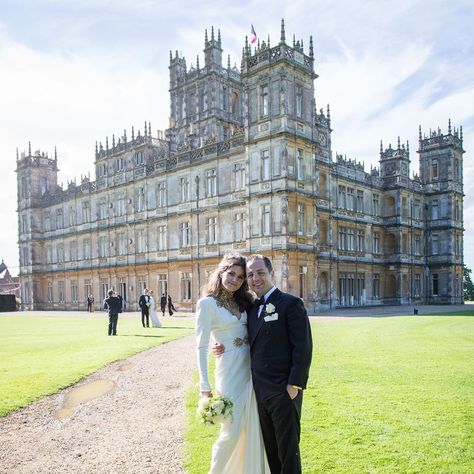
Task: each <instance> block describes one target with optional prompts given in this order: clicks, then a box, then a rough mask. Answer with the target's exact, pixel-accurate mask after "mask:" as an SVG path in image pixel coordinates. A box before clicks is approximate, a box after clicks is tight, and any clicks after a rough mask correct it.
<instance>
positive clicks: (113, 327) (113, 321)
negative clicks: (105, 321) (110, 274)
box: [104, 290, 122, 336]
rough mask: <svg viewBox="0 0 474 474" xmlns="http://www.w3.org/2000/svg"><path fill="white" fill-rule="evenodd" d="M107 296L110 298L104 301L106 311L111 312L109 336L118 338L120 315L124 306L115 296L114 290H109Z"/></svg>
mask: <svg viewBox="0 0 474 474" xmlns="http://www.w3.org/2000/svg"><path fill="white" fill-rule="evenodd" d="M107 294H108V297H107V298H105V300H104V309H108V310H109V336H116V335H117V321H118V315H119V313H120V311H121V307H122V305H121V303H120V300H119V298H118V297H117V296H116V295H115V294H114V290H109V291H108V292H107Z"/></svg>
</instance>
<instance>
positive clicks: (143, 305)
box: [138, 288, 150, 328]
mask: <svg viewBox="0 0 474 474" xmlns="http://www.w3.org/2000/svg"><path fill="white" fill-rule="evenodd" d="M138 306H140V309H141V310H142V326H143V327H145V322H146V327H147V328H149V327H150V295H149V294H148V289H147V288H145V289H144V290H143V295H141V296H140V299H139V300H138Z"/></svg>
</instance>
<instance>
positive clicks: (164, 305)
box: [160, 293, 167, 317]
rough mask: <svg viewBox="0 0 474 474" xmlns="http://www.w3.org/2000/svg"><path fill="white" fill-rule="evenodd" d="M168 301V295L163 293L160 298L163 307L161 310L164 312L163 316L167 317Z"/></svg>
mask: <svg viewBox="0 0 474 474" xmlns="http://www.w3.org/2000/svg"><path fill="white" fill-rule="evenodd" d="M166 301H167V299H166V295H165V294H164V293H162V294H161V298H160V308H161V312H162V313H163V317H165V311H166Z"/></svg>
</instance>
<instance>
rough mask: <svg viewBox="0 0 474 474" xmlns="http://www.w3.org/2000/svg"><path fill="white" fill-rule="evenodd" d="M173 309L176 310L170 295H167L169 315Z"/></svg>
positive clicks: (171, 314)
mask: <svg viewBox="0 0 474 474" xmlns="http://www.w3.org/2000/svg"><path fill="white" fill-rule="evenodd" d="M173 311H176V308H175V307H174V304H173V300H172V299H171V295H168V313H170V316H173Z"/></svg>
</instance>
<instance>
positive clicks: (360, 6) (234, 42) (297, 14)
mask: <svg viewBox="0 0 474 474" xmlns="http://www.w3.org/2000/svg"><path fill="white" fill-rule="evenodd" d="M281 18H284V19H285V25H286V37H287V42H290V43H291V42H292V38H293V34H295V36H296V39H297V40H298V39H303V42H304V46H305V49H306V51H307V48H308V46H309V37H310V35H312V36H313V41H314V49H315V58H316V60H315V70H316V73H317V74H318V75H319V78H318V79H317V80H316V82H315V96H316V105H317V108H318V109H319V108H324V110H326V106H327V104H329V105H330V108H331V120H332V122H331V124H332V127H333V129H334V131H333V133H332V148H333V153H336V152H337V153H341V154H345V155H347V157H348V158H351V159H357V161H361V162H364V163H365V167H366V170H367V171H368V170H369V169H370V166H371V165H372V166H375V165H378V159H379V149H380V140H382V141H383V143H384V145H385V146H388V144H389V143H391V144H392V145H395V144H396V143H397V137H398V136H400V139H401V141H402V142H403V143H405V142H406V141H409V144H410V156H411V160H412V162H411V172H413V171H415V172H417V171H418V159H417V153H416V150H417V149H418V126H419V125H421V127H422V131H423V133H426V134H428V133H429V130H430V128H431V129H437V128H438V127H440V128H441V130H442V131H444V132H446V131H447V126H448V119H451V121H452V125H453V126H455V127H459V126H461V125H462V126H463V131H464V149H465V150H466V153H465V155H464V193H465V201H464V224H465V238H464V252H465V263H466V264H467V265H468V267H470V268H474V219H472V217H473V216H474V196H473V191H474V165H473V153H474V107H473V104H474V35H473V34H472V28H473V25H474V4H473V2H472V1H471V0H457V1H456V2H451V1H448V0H430V1H428V0H366V1H363V2H355V1H354V0H312V1H309V0H292V1H291V2H288V1H280V0H272V1H271V2H268V1H263V0H251V1H247V0H243V1H242V0H239V1H237V0H233V1H229V0H222V1H219V2H212V1H201V0H196V1H188V0H184V1H180V2H179V3H174V2H169V1H166V2H165V1H162V0H68V1H65V0H0V163H1V171H2V172H1V173H0V189H1V193H2V198H1V206H0V222H1V223H2V231H1V232H0V258H3V259H4V261H5V263H6V264H7V265H8V267H9V268H10V270H11V272H12V273H13V274H17V272H18V245H17V238H18V226H17V214H16V196H17V194H16V193H17V190H16V173H15V167H16V163H15V159H16V148H17V147H18V148H19V150H20V152H21V151H22V150H27V149H28V142H29V141H31V147H32V151H33V152H34V151H35V150H38V149H39V150H42V151H44V152H48V153H49V155H50V156H51V155H52V154H53V153H54V147H56V148H57V153H58V166H59V169H60V172H59V182H60V183H61V182H62V183H64V186H66V185H67V183H68V181H70V180H73V179H76V181H77V183H79V182H80V178H81V175H86V174H88V173H90V175H91V178H92V179H94V166H93V162H94V149H95V142H96V141H102V142H103V143H105V137H106V136H108V137H109V139H111V136H112V134H115V135H116V136H118V135H122V134H123V130H124V129H126V130H127V135H128V136H130V134H131V127H132V126H134V127H135V132H137V129H140V130H143V123H144V121H149V122H151V126H152V131H153V134H154V135H156V130H158V129H160V130H164V129H166V128H167V126H168V117H169V94H168V86H169V71H168V64H169V52H170V50H172V51H173V52H174V51H176V50H178V51H179V52H180V54H183V55H184V56H185V57H186V60H187V65H188V67H189V66H190V65H191V63H193V64H194V65H195V64H196V55H198V54H199V55H200V60H201V66H202V64H203V63H204V61H203V52H202V50H203V48H204V30H205V29H206V28H207V29H208V30H210V28H211V26H214V28H215V29H216V30H217V29H220V31H221V35H222V46H223V49H224V55H223V57H224V58H227V54H230V58H231V64H232V65H234V63H236V64H237V66H238V67H240V59H241V52H242V46H243V44H244V41H245V36H246V35H250V28H251V24H253V25H254V28H255V30H256V33H257V35H258V37H259V38H261V39H263V40H265V41H266V40H267V37H268V35H270V43H271V44H272V45H276V44H277V42H278V40H279V37H280V22H281ZM224 64H225V65H226V64H227V59H224Z"/></svg>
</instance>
